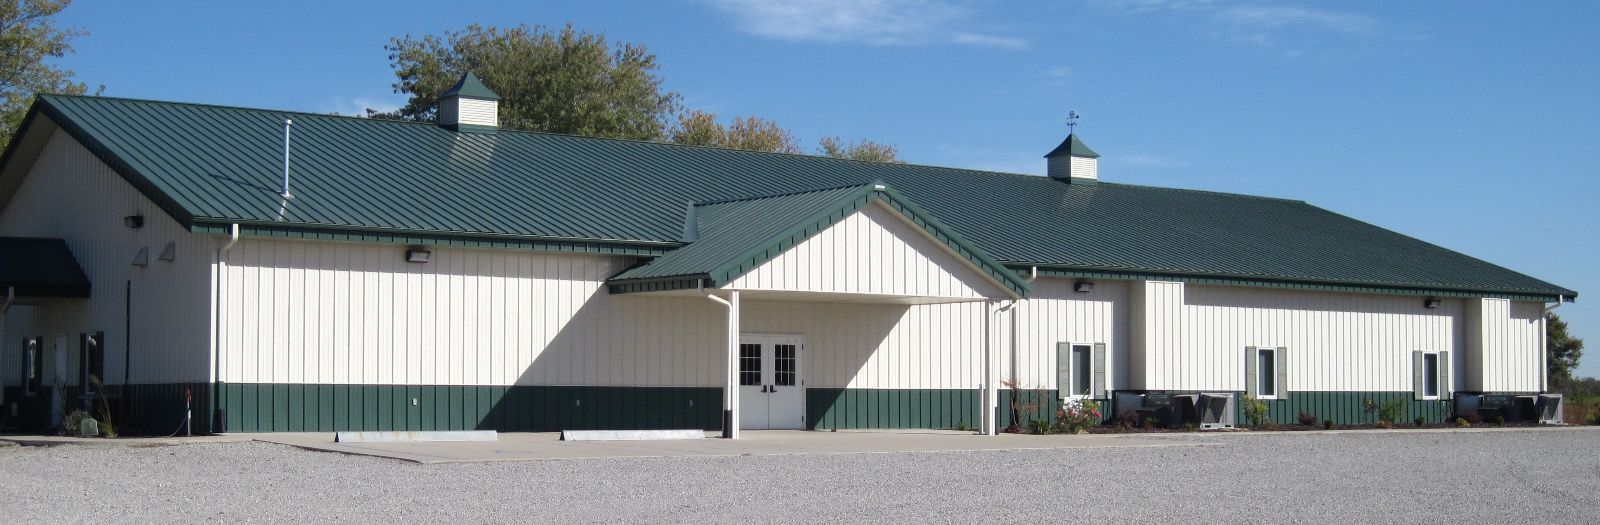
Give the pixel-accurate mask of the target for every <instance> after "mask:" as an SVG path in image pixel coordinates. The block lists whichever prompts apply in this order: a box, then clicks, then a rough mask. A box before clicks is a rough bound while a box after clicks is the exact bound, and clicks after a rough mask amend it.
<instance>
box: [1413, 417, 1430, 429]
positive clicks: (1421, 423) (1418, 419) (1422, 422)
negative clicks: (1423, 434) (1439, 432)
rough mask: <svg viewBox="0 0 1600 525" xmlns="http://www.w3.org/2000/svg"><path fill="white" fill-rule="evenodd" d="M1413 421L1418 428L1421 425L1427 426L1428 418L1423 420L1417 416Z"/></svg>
mask: <svg viewBox="0 0 1600 525" xmlns="http://www.w3.org/2000/svg"><path fill="white" fill-rule="evenodd" d="M1415 421H1416V422H1417V426H1419V427H1420V426H1422V425H1426V424H1428V418H1425V417H1422V416H1417V419H1415Z"/></svg>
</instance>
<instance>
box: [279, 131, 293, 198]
mask: <svg viewBox="0 0 1600 525" xmlns="http://www.w3.org/2000/svg"><path fill="white" fill-rule="evenodd" d="M293 125H294V120H291V119H283V193H279V194H278V196H279V197H283V198H285V199H293V198H294V195H293V194H291V193H289V126H293Z"/></svg>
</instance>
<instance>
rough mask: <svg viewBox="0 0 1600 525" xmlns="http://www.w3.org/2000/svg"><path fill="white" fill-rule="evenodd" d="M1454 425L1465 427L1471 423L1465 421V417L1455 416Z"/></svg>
mask: <svg viewBox="0 0 1600 525" xmlns="http://www.w3.org/2000/svg"><path fill="white" fill-rule="evenodd" d="M1456 426H1458V427H1461V428H1467V427H1471V426H1472V423H1471V422H1469V421H1467V418H1464V417H1458V418H1456Z"/></svg>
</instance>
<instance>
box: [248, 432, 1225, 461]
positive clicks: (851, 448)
mask: <svg viewBox="0 0 1600 525" xmlns="http://www.w3.org/2000/svg"><path fill="white" fill-rule="evenodd" d="M242 435H247V436H251V437H254V438H255V439H257V440H259V441H265V442H268V443H278V444H283V445H292V446H296V447H301V448H305V449H310V450H319V451H324V452H340V453H345V454H360V455H367V456H377V457H384V458H391V459H399V460H404V461H412V462H417V463H475V462H487V461H539V460H550V459H585V458H588V459H598V458H640V457H689V456H769V455H791V454H871V453H887V452H942V451H967V450H1023V449H1057V448H1099V447H1172V446H1201V445H1208V444H1214V443H1201V442H1199V441H1187V440H1182V439H1173V438H1171V437H1166V438H1161V437H1153V436H1141V435H1137V434H1127V435H1070V436H1069V435H1051V436H1037V435H1017V434H1002V435H999V436H980V435H976V434H973V433H970V432H955V431H939V430H873V431H840V432H812V431H803V430H757V431H746V432H745V433H744V436H743V437H741V438H740V439H737V440H727V439H720V438H706V439H691V440H675V441H561V434H559V433H554V432H551V433H507V434H500V440H499V441H497V442H488V443H483V442H477V443H475V442H448V443H446V442H433V443H335V442H334V441H333V434H329V433H315V434H313V433H282V434H235V436H242Z"/></svg>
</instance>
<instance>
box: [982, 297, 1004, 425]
mask: <svg viewBox="0 0 1600 525" xmlns="http://www.w3.org/2000/svg"><path fill="white" fill-rule="evenodd" d="M982 304H983V366H982V367H981V368H982V370H983V395H982V396H980V397H982V399H983V406H982V407H980V408H979V410H980V411H982V419H983V434H984V435H986V436H993V435H996V434H999V431H998V430H999V429H998V427H999V421H996V420H995V408H996V407H997V406H998V401H999V397H1000V385H999V384H997V383H998V382H999V378H997V377H995V376H996V372H998V371H999V370H997V368H998V367H997V366H995V362H994V353H995V352H994V301H986V302H984V303H982Z"/></svg>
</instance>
